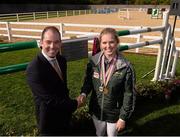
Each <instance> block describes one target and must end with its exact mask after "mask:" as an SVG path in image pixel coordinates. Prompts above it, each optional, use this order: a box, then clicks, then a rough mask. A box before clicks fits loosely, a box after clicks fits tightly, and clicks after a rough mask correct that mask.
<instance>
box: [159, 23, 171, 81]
mask: <svg viewBox="0 0 180 137" xmlns="http://www.w3.org/2000/svg"><path fill="white" fill-rule="evenodd" d="M171 38H172V37H171V26H170V25H169V28H168V30H167V35H166V40H165V44H164V52H163V58H162V64H161V70H160V78H162V79H164V73H165V69H166V68H165V67H166V64H167V54H168V50H169V45H170V42H171Z"/></svg>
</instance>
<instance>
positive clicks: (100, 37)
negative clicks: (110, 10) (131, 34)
mask: <svg viewBox="0 0 180 137" xmlns="http://www.w3.org/2000/svg"><path fill="white" fill-rule="evenodd" d="M104 34H111V35H112V36H113V37H114V39H115V40H116V42H117V43H119V38H118V34H117V32H116V30H115V29H113V28H105V29H103V30H102V31H101V33H100V35H99V42H101V40H102V36H103V35H104Z"/></svg>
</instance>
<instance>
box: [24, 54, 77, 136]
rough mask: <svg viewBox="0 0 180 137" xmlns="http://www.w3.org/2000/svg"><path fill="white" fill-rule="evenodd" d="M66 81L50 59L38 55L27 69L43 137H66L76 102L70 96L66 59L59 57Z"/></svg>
mask: <svg viewBox="0 0 180 137" xmlns="http://www.w3.org/2000/svg"><path fill="white" fill-rule="evenodd" d="M56 58H57V60H58V63H59V66H60V68H61V70H62V74H63V79H64V82H63V81H62V80H61V79H60V77H59V76H58V74H57V73H56V71H55V70H54V68H53V67H52V66H51V64H50V63H49V62H48V60H47V59H46V58H45V57H44V56H43V55H42V53H39V54H38V55H37V57H36V58H35V59H34V60H33V61H32V62H31V63H30V64H29V65H28V67H27V70H26V72H27V82H28V84H29V86H30V88H31V90H32V93H33V97H34V100H35V108H36V117H37V123H38V126H39V130H40V134H41V135H66V133H67V132H68V131H67V130H68V128H69V127H68V123H69V122H70V119H71V116H72V113H73V112H74V111H75V110H76V109H77V101H76V100H72V99H70V97H69V91H68V88H67V80H66V69H67V64H66V59H65V58H64V57H62V56H61V55H59V54H58V55H57V56H56Z"/></svg>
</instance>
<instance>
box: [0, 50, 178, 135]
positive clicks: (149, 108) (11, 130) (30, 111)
mask: <svg viewBox="0 0 180 137" xmlns="http://www.w3.org/2000/svg"><path fill="white" fill-rule="evenodd" d="M37 51H38V50H37V49H28V50H20V51H15V52H9V53H1V54H0V66H5V65H11V64H16V63H23V62H29V61H31V60H32V59H33V57H34V56H35V55H36V53H37ZM125 56H126V57H127V58H128V59H129V60H130V61H131V62H132V64H133V66H134V67H135V70H136V75H137V83H140V82H150V80H151V79H152V78H153V73H152V74H150V75H148V76H147V77H146V78H144V79H142V78H141V77H142V76H143V75H144V74H146V73H147V72H149V71H150V70H152V69H153V68H154V67H155V62H156V57H155V56H144V55H135V54H125ZM87 62H88V59H81V60H77V61H71V62H68V87H69V89H70V95H71V97H72V98H75V97H77V96H78V95H79V92H80V88H81V85H82V82H83V77H84V72H85V68H86V64H87ZM179 62H180V61H178V66H177V74H180V63H179ZM86 109H87V108H86ZM86 109H83V108H82V109H81V111H80V112H81V113H82V111H83V114H84V113H87V111H86ZM179 113H180V103H179V102H177V103H175V104H167V103H166V102H163V101H161V100H157V99H156V100H155V99H141V100H137V105H136V109H135V112H134V115H133V117H132V120H131V122H130V124H129V125H128V128H127V130H125V131H124V132H123V133H122V134H124V135H180V131H179V129H180V124H179V122H178V121H179V120H180V115H179ZM75 114H76V115H77V114H79V113H75ZM77 117H78V116H77ZM82 118H83V117H79V119H80V122H81V125H79V127H80V128H81V130H80V132H84V135H92V133H89V132H91V130H89V128H92V125H89V126H88V125H86V126H84V125H83V124H84V123H83V122H82V121H81V119H82ZM86 122H87V121H86ZM90 124H92V123H90ZM88 127H89V128H88ZM82 129H83V130H82ZM77 132H79V131H77ZM77 134H80V133H77ZM82 134H83V133H82ZM2 135H17V136H20V135H37V129H36V120H35V115H34V102H33V99H32V94H31V91H30V89H29V87H28V86H27V84H26V77H25V72H24V71H22V72H17V73H12V74H6V75H0V136H2Z"/></svg>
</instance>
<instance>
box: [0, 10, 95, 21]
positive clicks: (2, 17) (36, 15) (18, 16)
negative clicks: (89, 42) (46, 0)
mask: <svg viewBox="0 0 180 137" xmlns="http://www.w3.org/2000/svg"><path fill="white" fill-rule="evenodd" d="M91 13H93V11H92V10H66V11H43V12H28V13H11V14H0V21H16V22H19V21H24V20H36V19H44V18H46V19H48V18H54V17H63V16H74V15H82V14H91Z"/></svg>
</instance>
